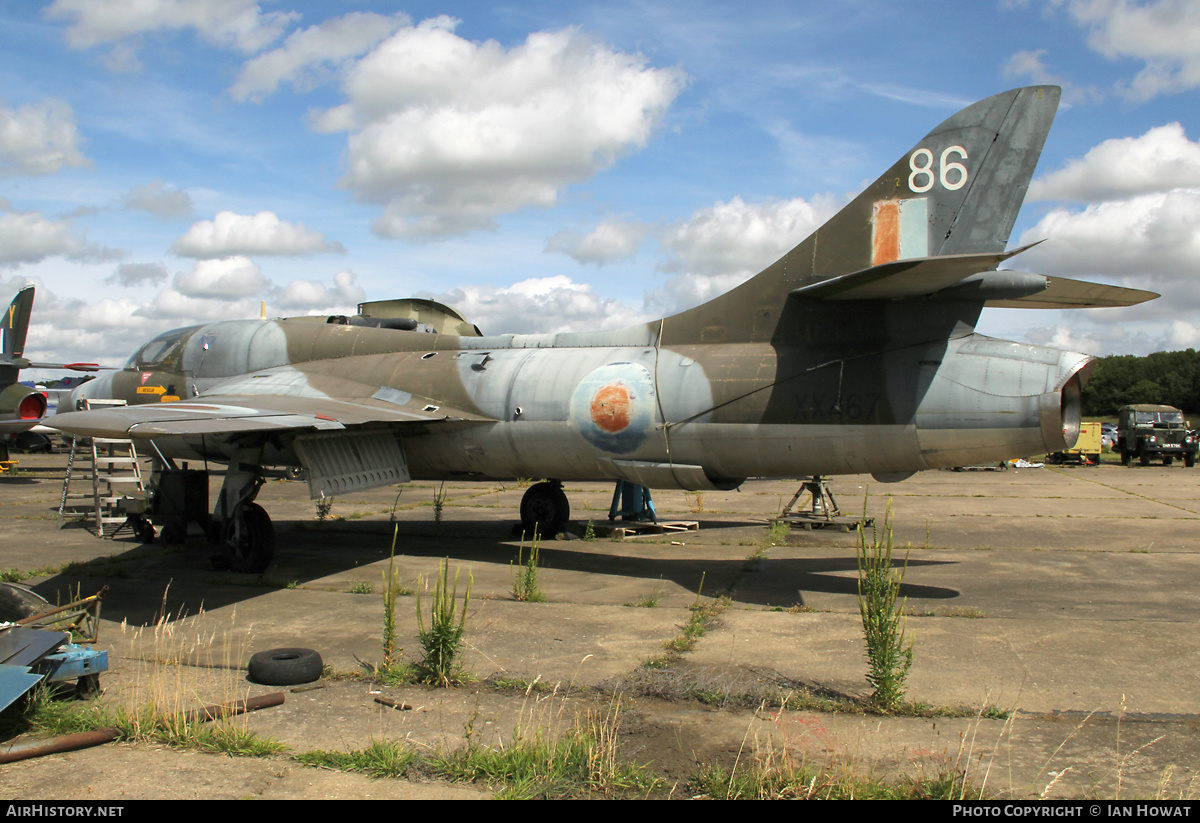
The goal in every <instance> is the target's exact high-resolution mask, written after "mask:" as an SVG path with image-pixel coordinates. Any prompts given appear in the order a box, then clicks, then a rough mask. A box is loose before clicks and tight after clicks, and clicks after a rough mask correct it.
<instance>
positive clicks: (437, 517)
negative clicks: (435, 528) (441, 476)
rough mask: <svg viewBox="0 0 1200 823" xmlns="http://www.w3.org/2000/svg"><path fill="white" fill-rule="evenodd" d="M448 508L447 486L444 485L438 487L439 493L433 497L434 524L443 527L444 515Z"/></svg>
mask: <svg viewBox="0 0 1200 823" xmlns="http://www.w3.org/2000/svg"><path fill="white" fill-rule="evenodd" d="M445 508H446V484H445V483H442V484H441V485H440V486H438V490H437V492H436V493H435V494H434V495H433V522H434V523H437V524H438V525H441V523H442V513H443V511H444V510H445Z"/></svg>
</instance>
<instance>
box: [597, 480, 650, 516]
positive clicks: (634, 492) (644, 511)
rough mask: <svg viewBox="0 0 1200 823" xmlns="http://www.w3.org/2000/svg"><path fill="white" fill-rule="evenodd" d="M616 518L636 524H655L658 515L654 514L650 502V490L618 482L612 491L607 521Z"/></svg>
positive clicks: (626, 482)
mask: <svg viewBox="0 0 1200 823" xmlns="http://www.w3.org/2000/svg"><path fill="white" fill-rule="evenodd" d="M618 504H619V505H620V508H619V509H618ZM618 517H619V518H621V519H622V520H632V521H635V522H638V523H657V522H658V515H657V514H655V512H654V503H653V501H651V500H650V489H649V488H647V487H646V486H639V485H638V484H636V483H630V482H629V481H628V480H618V481H617V487H616V488H615V489H613V498H612V505H611V506H610V507H609V509H608V519H609V520H616V519H617V518H618Z"/></svg>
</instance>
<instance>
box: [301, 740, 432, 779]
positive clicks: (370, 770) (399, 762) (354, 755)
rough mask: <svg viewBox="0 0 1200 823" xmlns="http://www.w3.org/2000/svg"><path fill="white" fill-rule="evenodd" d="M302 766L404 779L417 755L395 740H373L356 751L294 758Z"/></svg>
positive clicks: (303, 754) (318, 753)
mask: <svg viewBox="0 0 1200 823" xmlns="http://www.w3.org/2000/svg"><path fill="white" fill-rule="evenodd" d="M296 760H297V761H299V762H300V763H303V764H304V765H305V766H314V767H318V768H325V769H336V770H338V771H342V772H359V773H361V774H365V775H368V776H370V777H376V778H379V777H404V776H405V775H406V774H407V773H408V770H409V768H410V767H411V766H412V765H413V764H414V763H415V762H416V761H417V753H416V752H414V751H413V750H412V749H410V748H408V747H407V746H405V745H403V744H402V743H398V742H396V741H394V740H372V741H371V744H370V745H369V746H367V748H365V749H362V750H361V751H355V752H335V751H326V750H321V749H318V750H315V751H311V752H304V753H302V754H298V755H296Z"/></svg>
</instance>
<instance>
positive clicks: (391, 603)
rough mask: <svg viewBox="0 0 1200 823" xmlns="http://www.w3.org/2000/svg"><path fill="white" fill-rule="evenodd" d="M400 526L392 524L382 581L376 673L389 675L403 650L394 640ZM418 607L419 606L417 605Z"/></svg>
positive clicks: (398, 581)
mask: <svg viewBox="0 0 1200 823" xmlns="http://www.w3.org/2000/svg"><path fill="white" fill-rule="evenodd" d="M399 532H400V526H399V525H398V524H397V525H393V526H392V549H391V552H390V553H389V556H388V570H387V577H386V578H385V579H384V581H383V662H382V663H381V664H380V667H379V668H380V669H381V670H382V671H376V675H380V674H383V675H384V676H387V675H390V674H392V673H394V672H395V669H396V666H397V664H398V663H399V661H400V657H401V656H402V655H403V654H404V650H403V649H401V648H400V646H399V644H398V643H397V642H396V595H397V594H398V591H397V590H398V588H399V585H400V580H399V572H397V571H396V537H397V536H398V534H399ZM418 608H419V606H418Z"/></svg>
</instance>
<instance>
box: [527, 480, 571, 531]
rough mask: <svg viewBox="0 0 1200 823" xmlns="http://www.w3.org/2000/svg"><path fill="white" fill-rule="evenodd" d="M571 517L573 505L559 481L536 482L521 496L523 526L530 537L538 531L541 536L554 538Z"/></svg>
mask: <svg viewBox="0 0 1200 823" xmlns="http://www.w3.org/2000/svg"><path fill="white" fill-rule="evenodd" d="M570 517H571V505H570V503H568V502H567V495H566V494H565V493H564V492H563V490H562V485H561V484H559V483H555V482H553V481H545V482H543V483H534V484H533V485H532V486H530V487H529V490H528V491H526V492H525V496H524V497H522V498H521V528H522V529H524V531H525V534H526V536H528V537H530V538H532V537H533V535H534V533H535V532H536V533H537V536H538V537H540V538H544V539H549V540H552V539H554V536H555V535H557V534H558V533H559V532H560V531H562V530H563V527H564V526H566V525H567V520H569V519H570Z"/></svg>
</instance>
